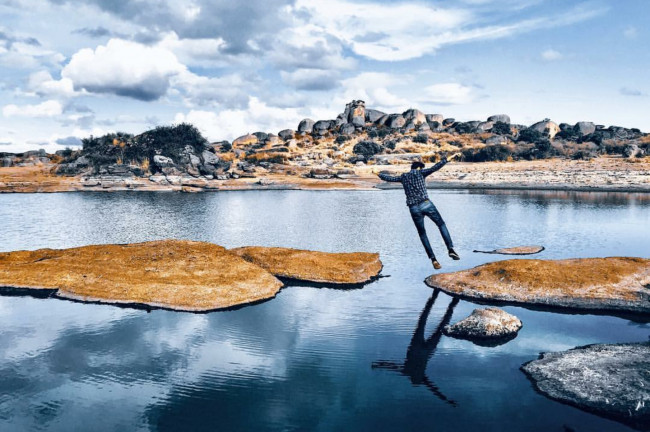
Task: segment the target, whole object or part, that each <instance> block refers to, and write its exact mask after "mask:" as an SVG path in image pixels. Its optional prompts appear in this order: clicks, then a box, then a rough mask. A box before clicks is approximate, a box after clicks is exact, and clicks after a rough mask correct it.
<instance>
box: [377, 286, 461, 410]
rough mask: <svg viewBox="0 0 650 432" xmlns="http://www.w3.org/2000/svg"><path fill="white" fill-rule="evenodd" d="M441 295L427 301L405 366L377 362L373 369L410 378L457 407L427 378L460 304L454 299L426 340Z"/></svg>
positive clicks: (414, 333)
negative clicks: (431, 360) (389, 371)
mask: <svg viewBox="0 0 650 432" xmlns="http://www.w3.org/2000/svg"><path fill="white" fill-rule="evenodd" d="M438 294H440V291H439V290H435V291H434V292H433V294H432V295H431V298H429V300H427V304H426V305H425V306H424V309H423V310H422V313H421V314H420V319H419V320H418V326H417V328H416V329H415V332H413V337H412V338H411V344H410V345H409V347H408V350H407V351H406V359H405V360H404V363H403V364H399V363H395V362H391V361H377V362H373V363H372V368H373V369H388V370H394V371H397V372H400V373H401V374H403V375H406V376H408V377H409V378H410V379H411V382H412V383H413V384H414V385H425V386H426V387H427V388H428V389H429V390H431V392H432V393H433V394H435V395H436V396H437V397H438V398H440V399H441V400H443V401H445V402H447V403H449V404H451V405H453V406H456V402H454V401H453V400H451V399H449V398H448V397H447V396H445V395H444V394H442V392H441V391H440V389H438V387H437V386H436V385H435V384H434V383H433V382H432V381H431V380H430V379H429V377H427V374H426V368H427V363H428V362H429V359H430V358H431V356H433V353H434V352H435V351H436V348H437V346H438V343H439V342H440V338H441V337H442V329H443V328H444V326H446V325H447V324H449V321H450V320H451V316H452V315H453V313H454V308H455V307H456V305H457V304H458V301H459V300H458V299H457V298H453V299H452V300H451V302H450V303H449V305H448V306H447V310H446V312H445V315H444V316H443V317H442V319H441V320H440V323H439V324H438V326H437V327H436V329H435V331H434V332H433V333H432V334H431V336H429V338H428V339H425V336H424V330H425V327H426V325H427V319H428V317H429V313H430V312H431V308H432V307H433V305H434V304H435V302H436V299H437V298H438Z"/></svg>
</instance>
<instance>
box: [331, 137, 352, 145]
mask: <svg viewBox="0 0 650 432" xmlns="http://www.w3.org/2000/svg"><path fill="white" fill-rule="evenodd" d="M350 139H351V138H350V137H349V136H348V135H339V136H337V137H336V139H335V140H334V142H335V143H337V144H343V143H344V142H346V141H350Z"/></svg>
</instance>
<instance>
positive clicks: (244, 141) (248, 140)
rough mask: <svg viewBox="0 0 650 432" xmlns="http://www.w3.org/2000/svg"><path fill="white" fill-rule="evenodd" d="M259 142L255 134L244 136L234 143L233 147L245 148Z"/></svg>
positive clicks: (236, 139)
mask: <svg viewBox="0 0 650 432" xmlns="http://www.w3.org/2000/svg"><path fill="white" fill-rule="evenodd" d="M258 142H259V140H258V139H257V137H256V136H255V135H253V134H246V135H242V136H240V137H238V138H235V140H234V141H233V142H232V146H233V147H243V146H247V145H251V144H257V143H258Z"/></svg>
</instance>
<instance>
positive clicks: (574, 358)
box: [521, 343, 650, 430]
mask: <svg viewBox="0 0 650 432" xmlns="http://www.w3.org/2000/svg"><path fill="white" fill-rule="evenodd" d="M521 369H522V370H523V371H524V373H526V375H528V377H529V378H530V379H531V380H532V381H533V382H534V383H535V386H536V387H537V389H538V390H539V391H540V392H541V393H542V394H544V395H545V396H547V397H550V398H552V399H555V400H559V401H561V402H564V403H568V404H570V405H574V406H576V407H578V408H581V409H583V410H586V411H590V412H593V413H595V414H598V415H601V416H604V417H608V418H612V419H615V420H618V421H620V422H622V423H625V424H628V425H630V426H632V427H636V428H639V429H641V430H649V425H650V343H638V344H634V343H628V344H614V345H589V346H585V347H580V348H574V349H572V350H569V351H565V352H559V353H545V354H542V355H541V356H540V358H539V359H538V360H534V361H531V362H529V363H526V364H525V365H523V366H522V368H521Z"/></svg>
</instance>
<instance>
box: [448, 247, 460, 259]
mask: <svg viewBox="0 0 650 432" xmlns="http://www.w3.org/2000/svg"><path fill="white" fill-rule="evenodd" d="M449 257H450V258H451V259H453V260H454V261H458V260H459V259H460V257H459V256H458V254H457V253H456V251H455V250H453V249H449Z"/></svg>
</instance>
